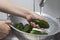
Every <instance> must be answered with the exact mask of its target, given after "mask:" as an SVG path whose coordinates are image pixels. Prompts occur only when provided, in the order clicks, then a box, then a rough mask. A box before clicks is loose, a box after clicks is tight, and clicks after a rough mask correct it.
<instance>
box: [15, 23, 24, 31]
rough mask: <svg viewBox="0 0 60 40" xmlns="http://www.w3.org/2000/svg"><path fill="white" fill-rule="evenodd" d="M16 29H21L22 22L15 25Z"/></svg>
mask: <svg viewBox="0 0 60 40" xmlns="http://www.w3.org/2000/svg"><path fill="white" fill-rule="evenodd" d="M16 29H18V30H21V31H22V30H23V24H22V23H19V24H18V25H17V26H16Z"/></svg>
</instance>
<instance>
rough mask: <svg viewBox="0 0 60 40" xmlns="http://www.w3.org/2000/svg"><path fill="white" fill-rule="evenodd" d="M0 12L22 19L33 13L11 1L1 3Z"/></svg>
mask: <svg viewBox="0 0 60 40" xmlns="http://www.w3.org/2000/svg"><path fill="white" fill-rule="evenodd" d="M0 11H2V12H6V13H9V14H13V15H16V16H22V17H25V16H26V15H30V14H31V13H32V12H31V11H30V10H28V9H26V8H23V7H21V6H17V5H16V4H14V3H12V2H10V1H9V0H5V1H3V2H0Z"/></svg>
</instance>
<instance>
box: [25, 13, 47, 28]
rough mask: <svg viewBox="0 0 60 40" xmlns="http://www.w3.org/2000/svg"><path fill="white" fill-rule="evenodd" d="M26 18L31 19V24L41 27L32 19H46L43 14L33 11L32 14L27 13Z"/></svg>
mask: <svg viewBox="0 0 60 40" xmlns="http://www.w3.org/2000/svg"><path fill="white" fill-rule="evenodd" d="M26 19H27V20H28V21H29V23H30V24H31V26H33V27H38V28H39V25H37V24H35V23H34V22H32V21H31V20H33V19H38V20H44V21H46V20H45V18H43V17H42V16H40V15H38V14H36V13H32V14H31V15H27V16H26ZM46 22H47V21H46Z"/></svg>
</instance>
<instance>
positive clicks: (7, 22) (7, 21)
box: [4, 20, 12, 24]
mask: <svg viewBox="0 0 60 40" xmlns="http://www.w3.org/2000/svg"><path fill="white" fill-rule="evenodd" d="M4 23H6V24H12V22H11V20H5V21H4Z"/></svg>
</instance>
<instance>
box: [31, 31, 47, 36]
mask: <svg viewBox="0 0 60 40" xmlns="http://www.w3.org/2000/svg"><path fill="white" fill-rule="evenodd" d="M30 33H31V34H40V35H47V34H48V33H46V32H41V31H37V30H32V31H31V32H30Z"/></svg>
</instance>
